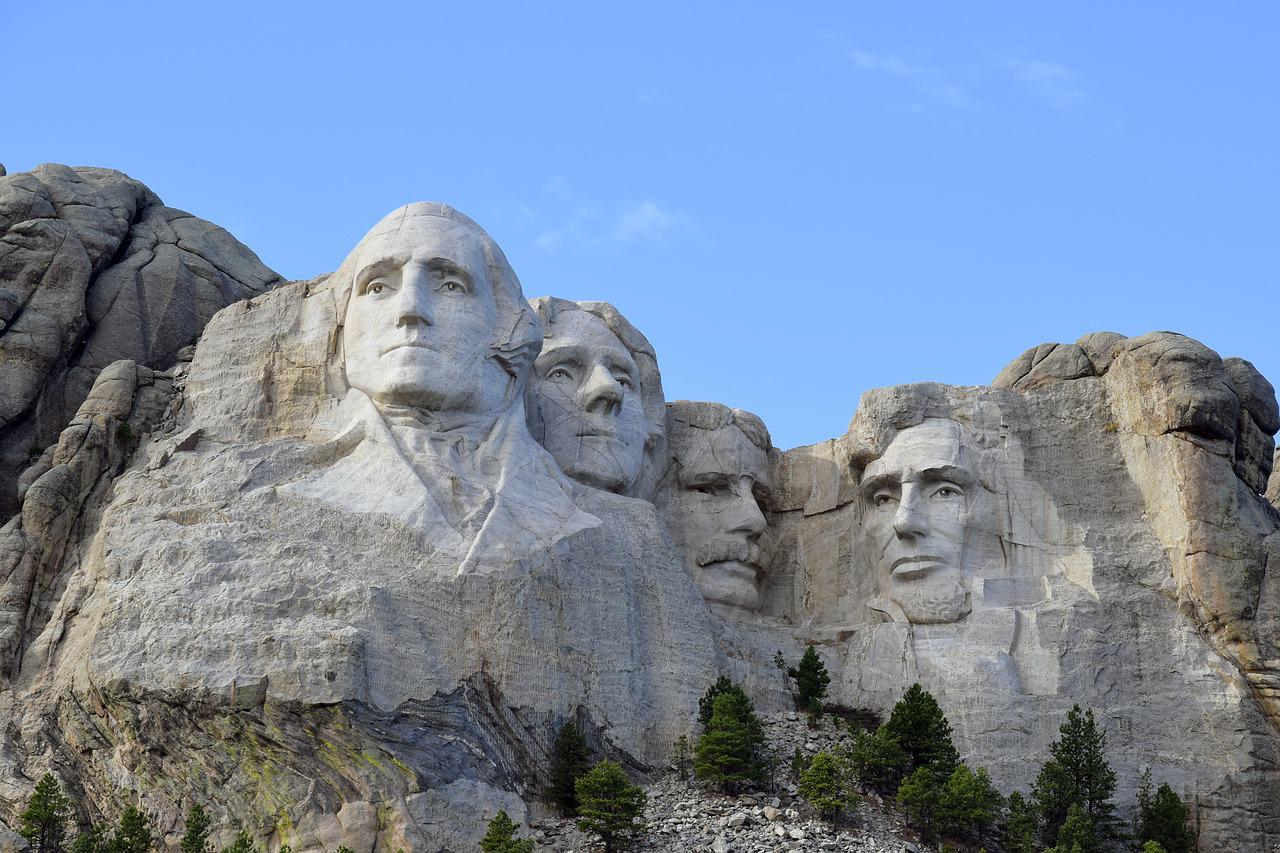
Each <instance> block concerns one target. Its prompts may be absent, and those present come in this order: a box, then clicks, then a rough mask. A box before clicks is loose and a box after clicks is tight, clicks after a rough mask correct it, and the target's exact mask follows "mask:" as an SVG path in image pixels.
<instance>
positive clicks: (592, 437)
mask: <svg viewBox="0 0 1280 853" xmlns="http://www.w3.org/2000/svg"><path fill="white" fill-rule="evenodd" d="M532 304H533V307H534V309H535V310H536V311H537V312H538V316H539V317H540V319H541V321H542V329H543V342H542V351H541V352H540V353H539V354H538V357H537V360H536V361H535V362H534V369H533V374H532V376H531V378H530V382H529V393H528V403H527V410H528V417H529V430H530V432H532V433H533V436H534V438H536V439H537V440H538V441H539V442H540V443H541V444H542V446H543V447H545V448H546V449H547V450H548V451H549V452H550V453H551V455H552V457H553V458H554V459H555V460H556V462H557V463H558V464H559V465H560V467H561V469H562V470H563V471H564V472H565V473H566V474H568V475H569V476H570V477H572V478H573V479H574V480H577V481H578V482H580V483H583V484H585V485H588V486H592V487H595V488H598V489H604V490H605V491H608V492H614V493H616V494H624V495H629V496H632V497H641V498H645V499H650V498H651V497H652V493H653V487H654V485H655V484H656V483H657V481H658V480H659V479H660V478H661V476H662V473H663V468H664V466H665V464H666V457H665V455H664V454H665V450H666V422H665V402H666V401H665V400H664V399H663V396H662V377H661V375H660V374H659V372H658V360H657V357H656V356H655V355H654V352H653V347H652V346H650V345H649V341H648V340H647V339H646V338H645V337H644V335H642V334H641V333H640V332H639V330H637V329H636V328H635V327H634V326H632V325H631V324H630V323H629V322H627V320H626V318H625V317H623V316H622V315H621V314H620V313H619V312H618V310H617V309H616V308H614V307H613V306H612V305H609V304H608V303H606V302H570V301H568V300H565V299H557V298H555V297H548V296H543V297H538V298H537V299H534V300H533V302H532Z"/></svg>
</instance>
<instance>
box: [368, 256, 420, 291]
mask: <svg viewBox="0 0 1280 853" xmlns="http://www.w3.org/2000/svg"><path fill="white" fill-rule="evenodd" d="M408 261H409V256H408V255H387V256H386V257H382V258H375V259H374V260H372V261H370V262H369V263H367V264H365V265H364V266H363V267H361V268H360V271H359V272H357V273H356V280H355V288H356V291H357V292H359V291H360V290H361V289H362V288H363V287H364V286H365V285H366V284H367V283H368V282H369V280H370V279H374V278H377V277H378V276H380V275H384V274H386V273H389V272H393V271H394V270H398V269H400V268H401V267H402V266H404V265H405V264H406V263H408Z"/></svg>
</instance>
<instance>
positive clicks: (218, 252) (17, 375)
mask: <svg viewBox="0 0 1280 853" xmlns="http://www.w3.org/2000/svg"><path fill="white" fill-rule="evenodd" d="M280 281H281V279H280V276H278V275H277V274H276V273H274V272H272V271H271V270H269V269H267V268H266V267H265V266H263V265H262V262H261V261H259V260H258V257H257V256H256V255H255V254H254V253H253V252H252V251H250V250H249V249H248V248H247V247H245V246H244V245H243V244H242V243H240V242H239V241H238V240H236V239H235V238H234V237H232V236H231V235H230V234H228V233H227V232H226V231H224V230H223V229H221V228H219V227H218V226H217V225H214V224H213V223H211V222H206V221H205V220H203V219H198V218H196V217H194V216H192V215H191V214H189V213H184V212H183V211H181V210H176V209H174V208H171V207H165V206H164V204H163V203H162V202H161V201H160V199H159V198H157V197H156V195H155V194H154V193H152V192H151V191H150V190H149V189H147V188H146V187H145V186H143V185H142V184H141V183H139V182H138V181H135V180H133V179H132V178H130V177H128V176H126V175H123V174H121V173H120V172H115V171H112V170H110V169H90V168H69V167H67V166H59V165H56V164H49V165H44V166H40V167H39V168H36V169H34V170H32V171H30V172H22V173H19V174H14V175H7V176H4V175H0V521H3V520H7V519H8V518H9V517H11V516H12V515H13V513H14V511H15V509H16V507H17V494H16V486H17V477H18V475H19V474H20V473H21V472H22V470H24V469H25V468H26V467H27V466H28V465H29V464H30V463H31V461H33V460H34V459H35V458H36V457H38V456H39V455H40V454H41V452H42V451H44V450H45V449H46V448H48V447H49V446H50V445H51V444H52V443H53V442H54V441H55V440H56V439H57V437H58V434H59V433H60V432H61V431H62V429H63V427H65V426H66V425H67V423H68V422H69V421H70V420H71V417H72V415H74V414H75V412H76V410H77V409H78V408H79V406H80V403H81V402H82V401H83V400H84V399H85V396H86V395H87V394H88V392H89V388H90V387H91V386H92V385H93V381H94V379H95V378H96V377H97V375H98V373H99V372H100V371H101V370H102V369H103V368H105V367H106V366H107V365H109V364H111V363H112V362H115V361H119V360H121V359H128V360H131V361H134V362H137V363H138V364H140V365H142V366H144V367H148V368H152V369H158V370H163V369H166V368H168V367H170V366H172V365H173V363H174V360H175V356H176V354H177V352H178V350H180V349H182V348H183V347H186V346H189V345H191V344H193V343H195V340H196V338H197V337H198V336H199V334H200V330H201V329H202V328H204V324H205V323H206V322H208V320H209V318H210V317H212V316H213V315H214V314H215V313H216V312H217V311H218V310H219V309H221V308H223V307H224V306H226V305H229V304H231V303H232V302H237V301H239V300H241V299H246V298H248V297H250V296H254V295H255V294H259V293H263V292H265V291H266V290H268V289H269V288H271V287H273V286H275V285H276V284H278V283H279V282H280Z"/></svg>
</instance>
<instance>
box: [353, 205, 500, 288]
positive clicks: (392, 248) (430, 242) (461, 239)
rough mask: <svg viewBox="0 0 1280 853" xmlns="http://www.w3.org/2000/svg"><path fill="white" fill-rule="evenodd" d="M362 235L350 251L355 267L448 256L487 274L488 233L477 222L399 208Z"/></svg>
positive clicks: (477, 274) (483, 275)
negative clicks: (486, 251)
mask: <svg viewBox="0 0 1280 853" xmlns="http://www.w3.org/2000/svg"><path fill="white" fill-rule="evenodd" d="M399 213H401V214H402V215H399V216H397V215H395V214H393V215H392V216H389V217H387V218H385V219H383V220H382V221H381V222H379V223H378V224H377V225H375V226H374V227H373V229H372V230H371V231H370V232H369V233H368V234H366V235H365V237H364V239H363V240H361V241H360V243H359V244H358V245H357V246H356V248H355V250H354V251H353V252H352V256H353V259H354V261H355V267H356V271H357V272H359V270H361V269H363V268H365V267H366V266H369V265H370V264H375V263H379V262H382V261H386V260H395V261H397V262H399V263H405V262H407V261H409V260H410V259H413V260H419V261H429V260H432V259H435V258H440V259H444V260H448V261H450V262H452V263H454V264H457V265H458V266H460V267H463V268H464V269H466V270H468V271H469V272H470V273H471V274H472V275H473V276H474V277H475V278H477V279H479V280H484V279H486V278H487V275H486V272H487V266H488V264H487V262H486V253H485V249H486V243H487V241H488V236H487V235H486V234H485V233H484V232H483V231H481V230H479V226H475V225H469V224H467V223H463V222H458V221H455V220H453V219H449V218H446V217H443V216H439V215H436V214H433V213H427V212H417V213H414V212H412V211H406V210H404V209H402V210H401V211H399Z"/></svg>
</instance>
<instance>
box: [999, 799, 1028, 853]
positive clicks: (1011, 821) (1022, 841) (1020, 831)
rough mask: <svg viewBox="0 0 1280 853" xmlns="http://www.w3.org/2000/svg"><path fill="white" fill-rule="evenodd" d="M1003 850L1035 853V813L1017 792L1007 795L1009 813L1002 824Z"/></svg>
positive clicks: (1013, 852) (1014, 852) (1011, 852)
mask: <svg viewBox="0 0 1280 853" xmlns="http://www.w3.org/2000/svg"><path fill="white" fill-rule="evenodd" d="M1004 848H1005V850H1007V851H1008V853H1035V849H1036V813H1035V809H1034V808H1033V807H1032V806H1031V804H1030V803H1028V802H1027V800H1026V798H1025V797H1023V796H1022V794H1021V793H1020V792H1018V791H1014V792H1013V793H1012V794H1010V795H1009V811H1008V815H1007V816H1006V817H1005V822H1004Z"/></svg>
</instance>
